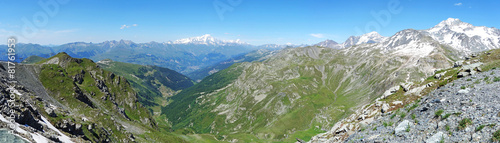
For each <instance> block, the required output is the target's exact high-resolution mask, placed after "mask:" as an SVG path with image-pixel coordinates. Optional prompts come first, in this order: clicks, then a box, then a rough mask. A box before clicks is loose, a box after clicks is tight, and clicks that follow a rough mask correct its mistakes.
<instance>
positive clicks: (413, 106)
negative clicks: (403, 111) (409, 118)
mask: <svg viewBox="0 0 500 143" xmlns="http://www.w3.org/2000/svg"><path fill="white" fill-rule="evenodd" d="M417 103H419V101H417ZM417 103H415V104H413V105H412V106H411V107H410V108H408V110H407V111H408V112H410V111H411V110H413V109H415V108H417V107H418V104H417Z"/></svg>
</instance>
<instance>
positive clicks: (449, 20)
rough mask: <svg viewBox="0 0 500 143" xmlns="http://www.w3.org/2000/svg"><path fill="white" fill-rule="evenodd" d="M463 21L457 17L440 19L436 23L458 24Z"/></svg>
mask: <svg viewBox="0 0 500 143" xmlns="http://www.w3.org/2000/svg"><path fill="white" fill-rule="evenodd" d="M462 23H464V22H462V21H460V19H458V18H448V19H446V20H444V21H441V22H440V23H439V24H438V25H442V26H444V25H448V26H453V25H459V24H462Z"/></svg>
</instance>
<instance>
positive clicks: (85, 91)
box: [0, 53, 183, 142]
mask: <svg viewBox="0 0 500 143" xmlns="http://www.w3.org/2000/svg"><path fill="white" fill-rule="evenodd" d="M5 67H6V65H5V64H3V67H2V68H1V69H2V72H1V73H0V75H1V76H2V77H3V78H2V80H3V81H2V82H1V83H2V84H0V87H2V88H1V89H2V92H4V93H5V94H2V95H3V96H2V102H6V101H7V100H9V99H10V98H11V97H10V96H8V94H7V91H8V90H9V89H8V88H7V87H8V85H9V83H7V82H5V80H6V77H7V71H6V68H5ZM16 77H17V78H16V79H17V81H18V82H17V83H15V84H14V85H15V90H16V91H17V92H18V94H17V95H18V96H16V98H15V99H14V100H15V101H16V102H17V104H19V105H22V106H19V107H15V108H14V110H15V111H16V112H15V115H14V116H15V117H16V120H15V122H16V124H19V125H25V126H24V127H25V128H22V130H24V131H25V132H23V131H22V130H19V131H18V134H20V135H23V136H25V137H26V138H27V139H28V140H42V141H43V140H52V141H63V142H133V141H140V142H143V141H147V142H154V141H159V140H171V141H183V140H182V139H179V138H177V137H174V136H173V135H170V134H169V133H165V134H163V135H157V134H152V133H153V132H158V131H159V130H158V128H157V124H156V122H155V121H154V120H153V119H152V116H151V113H150V112H149V111H148V110H147V109H146V108H144V107H143V106H142V105H141V104H140V103H139V102H138V99H137V94H136V92H135V91H134V90H133V89H132V87H131V86H130V84H129V83H128V82H127V80H126V79H125V78H123V77H121V76H117V75H115V74H114V73H111V72H109V71H105V70H102V69H101V68H99V67H98V66H97V64H95V63H94V62H92V61H91V60H89V59H75V58H72V57H70V56H68V55H67V54H65V53H60V54H57V55H56V56H53V57H51V58H48V59H45V60H42V61H40V62H39V63H37V64H33V65H22V64H19V65H16ZM2 106H3V108H2V109H3V110H2V111H3V112H2V116H3V117H6V116H9V115H10V114H9V113H8V112H7V111H9V108H11V107H8V106H7V104H2ZM2 122H4V123H9V122H8V121H4V120H2Z"/></svg>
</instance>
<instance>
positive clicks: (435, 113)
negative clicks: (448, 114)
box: [434, 109, 444, 118]
mask: <svg viewBox="0 0 500 143" xmlns="http://www.w3.org/2000/svg"><path fill="white" fill-rule="evenodd" d="M443 112H444V110H443V109H439V110H437V111H436V112H434V117H436V118H437V117H441V114H443Z"/></svg>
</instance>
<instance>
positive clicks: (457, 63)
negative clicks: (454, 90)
mask: <svg viewBox="0 0 500 143" xmlns="http://www.w3.org/2000/svg"><path fill="white" fill-rule="evenodd" d="M463 64H464V61H456V62H455V63H453V67H454V68H455V67H461V66H462V65H463Z"/></svg>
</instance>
